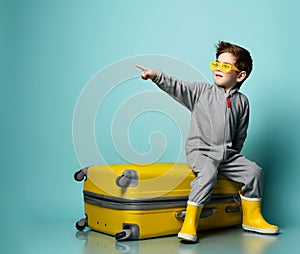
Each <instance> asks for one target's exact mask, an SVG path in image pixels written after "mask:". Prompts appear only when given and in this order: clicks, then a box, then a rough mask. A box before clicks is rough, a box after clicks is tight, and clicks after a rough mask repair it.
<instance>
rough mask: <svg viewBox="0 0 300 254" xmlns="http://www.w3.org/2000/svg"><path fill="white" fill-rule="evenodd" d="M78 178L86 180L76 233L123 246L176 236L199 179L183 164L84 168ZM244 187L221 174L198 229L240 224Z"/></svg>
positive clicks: (78, 179) (78, 173)
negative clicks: (94, 233)
mask: <svg viewBox="0 0 300 254" xmlns="http://www.w3.org/2000/svg"><path fill="white" fill-rule="evenodd" d="M74 178H75V180H77V181H82V180H84V190H83V195H84V208H85V218H83V219H81V220H79V221H78V222H77V223H76V228H77V229H78V230H83V229H84V228H85V227H86V226H88V227H89V228H91V229H93V230H96V231H99V232H102V233H106V234H109V235H113V236H115V238H116V239H117V240H118V241H122V240H136V239H145V238H153V237H159V236H166V235H173V234H177V233H178V232H179V230H180V228H181V226H182V223H183V220H184V216H185V209H186V203H187V199H188V195H189V192H190V182H191V181H192V180H193V179H194V178H195V175H194V174H193V172H192V170H191V169H190V168H189V167H188V165H187V164H185V163H154V164H138V165H136V164H115V165H113V164H110V165H101V166H91V167H87V168H84V169H81V170H79V171H77V172H76V173H75V174H74ZM240 188H241V185H240V184H238V183H236V182H233V181H230V180H229V179H227V178H225V177H224V176H222V175H219V176H218V180H217V183H216V186H215V188H214V191H213V195H212V198H211V200H210V202H209V203H208V204H207V205H205V206H204V209H203V212H202V213H201V216H200V222H199V227H198V229H199V230H204V229H212V228H218V227H226V226H233V225H237V224H241V220H242V215H241V207H240V199H239V195H238V191H239V190H240Z"/></svg>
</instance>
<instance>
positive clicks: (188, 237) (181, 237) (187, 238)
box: [178, 233, 197, 243]
mask: <svg viewBox="0 0 300 254" xmlns="http://www.w3.org/2000/svg"><path fill="white" fill-rule="evenodd" d="M178 239H179V240H183V241H187V242H193V243H195V242H197V236H192V235H187V234H182V233H179V234H178Z"/></svg>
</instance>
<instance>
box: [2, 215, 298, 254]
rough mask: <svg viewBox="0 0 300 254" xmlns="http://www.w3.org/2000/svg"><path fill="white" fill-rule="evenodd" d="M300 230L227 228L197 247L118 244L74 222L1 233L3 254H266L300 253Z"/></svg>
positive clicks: (163, 242)
mask: <svg viewBox="0 0 300 254" xmlns="http://www.w3.org/2000/svg"><path fill="white" fill-rule="evenodd" d="M299 230H300V227H298V228H297V227H294V228H282V229H281V233H280V234H279V235H278V236H264V235H257V234H251V233H246V232H243V230H241V229H240V228H237V227H235V228H228V229H223V230H215V231H209V232H205V233H202V234H200V235H199V238H200V239H199V242H198V243H197V244H183V243H180V242H179V241H178V240H177V237H176V236H171V237H163V238H156V239H148V240H140V241H130V242H117V241H116V240H115V239H114V237H111V236H108V235H104V234H101V233H97V232H94V231H90V230H87V231H83V232H78V231H77V230H76V229H75V228H74V221H70V220H69V221H60V222H59V221H56V222H53V221H52V222H50V221H49V222H45V221H41V222H34V223H29V224H28V225H27V227H22V228H18V229H15V230H14V232H15V233H14V234H13V233H12V232H6V234H5V232H2V237H1V249H2V250H3V248H4V250H5V251H4V252H2V251H1V253H13V254H17V253H20V254H21V253H22V254H26V253H30V254H35V253H43V254H48V253H53V254H57V253H64V254H66V253H67V254H68V253H72V254H77V253H80V254H94V253H97V254H99V253H144V254H147V253H149V254H150V253H151V254H153V253H154V254H155V253H157V254H167V253H184V254H194V253H211V254H214V253H216V254H220V253H221V254H226V253H230V254H236V253H242V254H252V253H253V254H263V253H264V254H265V253H272V254H277V253H281V254H282V253H286V254H289V253H291V254H293V253H295V254H296V253H297V254H298V253H300V249H299V242H300V234H299Z"/></svg>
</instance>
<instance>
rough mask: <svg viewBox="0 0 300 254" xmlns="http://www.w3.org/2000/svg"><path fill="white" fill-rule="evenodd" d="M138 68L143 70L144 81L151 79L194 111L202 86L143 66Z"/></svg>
mask: <svg viewBox="0 0 300 254" xmlns="http://www.w3.org/2000/svg"><path fill="white" fill-rule="evenodd" d="M136 67H137V68H139V69H141V70H142V73H141V77H142V78H143V79H151V80H152V81H153V82H154V83H156V85H157V86H158V87H159V88H161V89H162V90H164V91H165V92H167V93H168V94H169V95H170V96H172V97H173V98H174V99H176V100H177V101H178V102H180V103H181V104H183V105H184V106H186V107H187V108H188V109H189V110H192V109H193V107H194V104H195V102H196V101H197V99H198V97H199V94H200V91H198V90H199V88H200V86H198V85H196V83H188V82H184V81H180V80H177V79H176V78H174V77H169V76H167V75H165V74H164V73H162V72H160V71H155V70H153V69H150V68H146V67H144V66H141V65H136Z"/></svg>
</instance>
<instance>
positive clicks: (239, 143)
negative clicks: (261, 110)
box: [232, 101, 249, 153]
mask: <svg viewBox="0 0 300 254" xmlns="http://www.w3.org/2000/svg"><path fill="white" fill-rule="evenodd" d="M248 124H249V104H248V101H246V104H245V109H244V111H243V115H242V117H241V118H240V119H239V122H238V125H237V129H236V133H235V137H234V139H233V142H232V146H233V148H234V149H235V150H236V151H238V153H240V152H241V150H242V148H243V145H244V142H245V139H246V137H247V129H248Z"/></svg>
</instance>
